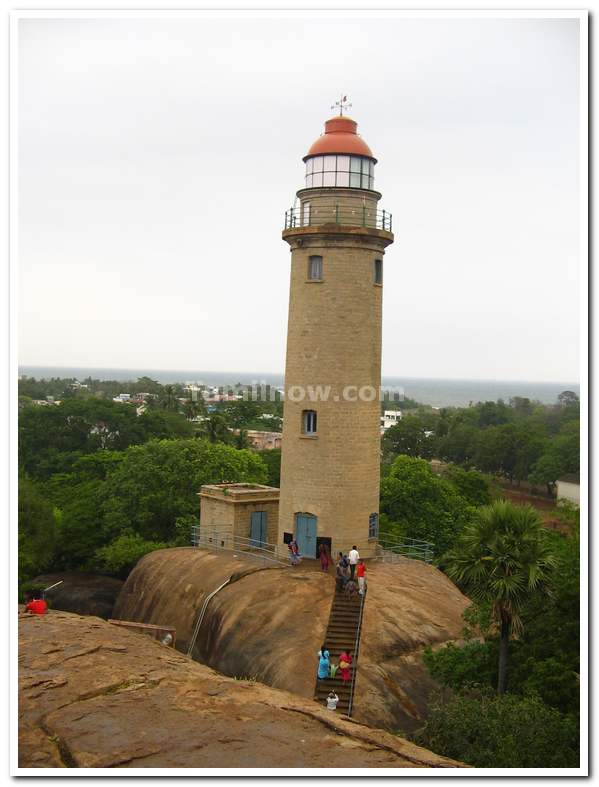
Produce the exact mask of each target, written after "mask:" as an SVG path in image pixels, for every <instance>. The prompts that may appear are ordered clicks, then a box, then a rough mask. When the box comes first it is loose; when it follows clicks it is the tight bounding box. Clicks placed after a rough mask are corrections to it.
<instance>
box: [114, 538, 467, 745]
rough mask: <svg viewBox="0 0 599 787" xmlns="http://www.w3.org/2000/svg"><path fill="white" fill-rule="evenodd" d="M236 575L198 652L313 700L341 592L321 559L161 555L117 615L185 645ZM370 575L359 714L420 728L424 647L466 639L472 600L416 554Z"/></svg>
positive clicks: (143, 566)
mask: <svg viewBox="0 0 599 787" xmlns="http://www.w3.org/2000/svg"><path fill="white" fill-rule="evenodd" d="M228 576H233V577H234V579H235V581H233V582H232V583H231V584H230V585H228V586H226V587H225V588H223V590H221V591H220V592H219V593H218V594H217V595H216V596H214V598H213V599H212V601H211V602H210V605H209V607H208V609H207V612H206V616H205V619H204V621H203V623H202V627H201V629H200V633H199V636H198V641H197V646H196V648H195V649H194V654H193V655H194V658H197V659H198V660H199V661H201V662H203V663H205V664H208V665H210V666H212V667H214V668H216V669H218V670H219V671H221V672H224V673H226V674H227V675H231V676H238V677H239V676H243V677H251V678H255V679H256V680H259V681H262V682H264V683H267V684H268V685H270V686H274V687H277V688H281V689H285V690H287V691H292V692H294V693H295V694H298V695H300V696H302V697H306V698H311V697H312V696H313V693H314V680H315V673H316V653H317V651H318V650H319V648H320V646H321V644H322V641H323V639H324V636H325V632H326V626H327V621H328V616H329V611H330V605H331V600H332V596H333V590H334V582H333V577H332V575H324V574H322V572H321V571H320V570H319V567H318V566H317V565H316V564H315V562H314V561H310V562H309V561H304V563H303V564H302V566H301V567H299V568H267V569H263V568H261V567H260V565H259V564H256V562H254V560H253V559H252V558H248V557H243V556H242V555H238V556H237V557H233V556H232V554H231V553H222V552H221V553H211V552H206V551H203V550H199V549H193V548H189V549H187V548H181V549H177V550H163V551H160V552H153V553H152V554H150V555H147V556H146V557H144V558H143V559H142V560H141V561H140V562H139V563H138V564H137V566H136V567H135V569H134V570H133V572H132V573H131V574H130V576H129V578H128V579H127V582H126V584H125V587H124V588H123V591H122V592H121V595H120V596H119V599H118V602H117V605H116V607H115V611H114V617H119V618H122V619H126V620H134V621H139V622H144V623H154V624H157V625H165V626H175V627H176V629H177V647H179V648H180V649H181V650H183V651H186V649H187V644H188V642H189V638H190V636H191V632H192V630H193V626H194V622H195V620H196V617H197V614H198V612H199V610H200V608H201V606H202V602H203V599H204V598H205V596H206V595H207V594H208V593H209V592H210V591H212V590H213V589H215V588H217V587H218V586H219V585H220V584H222V583H223V582H224V581H225V579H226V578H227V577H228ZM368 582H369V590H368V595H367V600H366V605H365V611H364V622H363V630H362V644H361V650H360V669H359V672H358V679H357V684H356V698H355V702H354V711H353V716H354V718H356V719H357V720H360V721H365V722H367V723H369V724H372V725H375V726H377V727H385V728H387V729H390V730H393V731H398V730H403V731H412V730H414V729H417V728H418V727H420V726H421V725H422V722H423V720H424V717H425V715H426V703H427V696H428V694H429V692H430V690H431V688H433V686H434V683H433V681H432V680H431V678H430V676H429V675H428V673H427V671H426V669H425V667H424V665H423V663H422V651H423V649H424V648H425V647H426V646H427V645H431V646H433V647H436V646H440V645H442V644H443V643H445V642H448V641H451V640H456V639H459V638H460V636H461V632H462V628H463V621H462V617H461V616H462V612H463V610H464V609H465V608H466V606H467V605H468V603H469V602H468V600H467V599H466V598H465V596H463V595H462V594H461V593H460V591H459V590H458V589H457V588H456V587H455V585H453V584H452V583H451V582H450V580H449V579H447V577H446V576H445V575H444V574H443V573H442V572H440V571H438V570H437V569H436V568H434V567H433V566H429V565H427V564H425V563H422V562H420V561H415V560H414V561H408V560H406V561H404V562H402V563H400V564H393V565H391V564H381V563H370V564H369V566H368Z"/></svg>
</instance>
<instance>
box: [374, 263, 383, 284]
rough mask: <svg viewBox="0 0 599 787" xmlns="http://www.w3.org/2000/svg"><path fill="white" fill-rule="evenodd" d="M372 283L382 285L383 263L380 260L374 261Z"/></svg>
mask: <svg viewBox="0 0 599 787" xmlns="http://www.w3.org/2000/svg"><path fill="white" fill-rule="evenodd" d="M374 283H375V284H382V283H383V261H382V260H375V261H374Z"/></svg>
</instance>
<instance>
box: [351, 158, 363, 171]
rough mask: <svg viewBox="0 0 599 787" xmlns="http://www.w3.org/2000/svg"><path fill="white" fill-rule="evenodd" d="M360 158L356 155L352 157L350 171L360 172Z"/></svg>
mask: <svg viewBox="0 0 599 787" xmlns="http://www.w3.org/2000/svg"><path fill="white" fill-rule="evenodd" d="M360 163H361V161H360V159H359V158H357V157H356V156H352V157H351V159H350V171H351V172H359V171H360Z"/></svg>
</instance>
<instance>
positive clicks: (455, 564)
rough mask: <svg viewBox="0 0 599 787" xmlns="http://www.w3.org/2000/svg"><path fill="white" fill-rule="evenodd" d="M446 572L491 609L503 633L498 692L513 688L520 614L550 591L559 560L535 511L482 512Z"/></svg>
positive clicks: (499, 507)
mask: <svg viewBox="0 0 599 787" xmlns="http://www.w3.org/2000/svg"><path fill="white" fill-rule="evenodd" d="M444 562H445V571H446V573H447V574H448V576H449V577H451V579H453V580H454V581H455V582H456V583H457V584H458V585H459V587H461V588H462V590H463V591H464V592H465V593H467V594H468V595H469V596H470V597H471V598H472V599H473V600H474V601H475V602H476V603H478V604H486V605H488V606H490V608H491V614H492V618H493V621H494V623H495V624H496V625H497V627H498V629H499V632H500V648H499V668H498V691H499V693H500V694H502V693H503V692H504V691H505V688H506V685H507V657H508V642H509V637H510V635H513V634H514V633H517V632H519V631H520V630H521V629H522V619H521V617H520V611H521V609H522V607H523V606H524V604H525V602H526V601H527V600H528V599H529V598H530V597H532V596H533V595H534V594H535V593H537V594H538V593H539V592H540V591H542V590H545V589H546V587H547V583H548V580H549V579H550V577H551V573H552V570H553V568H554V567H555V563H556V561H555V558H554V556H553V553H552V551H551V548H550V544H549V540H548V538H547V531H546V530H545V529H544V528H543V524H542V521H541V518H540V517H539V515H538V514H537V512H536V511H535V509H534V508H532V506H515V505H512V504H511V503H508V502H506V501H505V500H497V501H495V502H494V503H492V504H491V505H489V506H482V507H481V508H479V509H478V510H477V511H476V513H475V515H474V518H473V521H472V522H470V523H469V524H468V525H467V527H465V528H464V531H463V532H462V533H461V534H460V536H459V537H458V538H457V540H456V542H455V544H454V546H453V548H452V549H451V550H450V552H448V553H447V555H446V556H445V561H444Z"/></svg>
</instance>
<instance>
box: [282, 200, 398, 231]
mask: <svg viewBox="0 0 599 787" xmlns="http://www.w3.org/2000/svg"><path fill="white" fill-rule="evenodd" d="M323 224H339V225H342V226H345V227H369V228H370V229H377V230H386V231H387V232H392V231H393V216H392V214H391V213H389V211H387V210H375V209H374V208H371V207H369V206H368V205H362V206H359V205H358V206H356V207H348V206H347V205H333V204H331V205H311V206H310V208H309V209H308V208H307V207H306V206H301V207H297V208H289V210H286V211H285V229H286V230H290V229H295V228H297V227H315V226H321V225H323Z"/></svg>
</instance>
